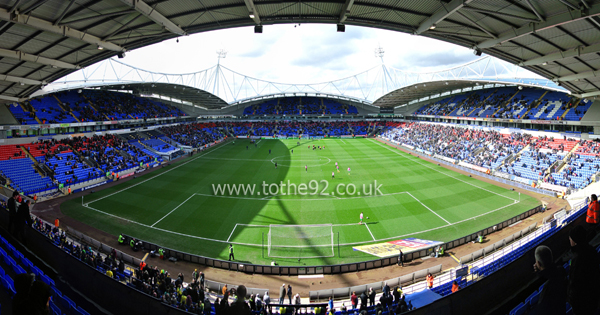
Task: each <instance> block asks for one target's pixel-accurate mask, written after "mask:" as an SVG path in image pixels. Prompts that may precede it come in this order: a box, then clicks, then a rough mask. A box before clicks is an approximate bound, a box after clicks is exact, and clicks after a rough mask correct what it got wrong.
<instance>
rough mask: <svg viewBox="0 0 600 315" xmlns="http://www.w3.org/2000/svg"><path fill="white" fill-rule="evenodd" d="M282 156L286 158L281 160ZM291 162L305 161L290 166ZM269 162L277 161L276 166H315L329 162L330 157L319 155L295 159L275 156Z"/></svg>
mask: <svg viewBox="0 0 600 315" xmlns="http://www.w3.org/2000/svg"><path fill="white" fill-rule="evenodd" d="M282 158H286V159H285V160H282ZM282 162H283V163H282ZM291 162H305V163H306V164H304V165H298V166H292V165H291ZM271 163H273V164H275V163H277V166H287V167H304V166H305V165H306V166H308V167H317V166H323V165H325V164H329V163H331V159H330V158H328V157H319V158H318V159H304V160H302V159H300V160H295V159H290V158H289V157H288V156H276V157H274V158H272V159H271ZM286 163H287V164H286ZM308 163H315V164H308Z"/></svg>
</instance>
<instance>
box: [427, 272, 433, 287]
mask: <svg viewBox="0 0 600 315" xmlns="http://www.w3.org/2000/svg"><path fill="white" fill-rule="evenodd" d="M432 287H433V275H432V274H431V272H430V273H428V274H427V288H428V289H431V288H432Z"/></svg>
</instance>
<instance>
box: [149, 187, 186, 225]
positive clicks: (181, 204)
mask: <svg viewBox="0 0 600 315" xmlns="http://www.w3.org/2000/svg"><path fill="white" fill-rule="evenodd" d="M195 195H196V194H192V195H191V196H189V197H188V199H186V200H185V201H184V202H182V203H180V204H179V206H177V207H175V208H174V209H173V210H171V211H169V213H167V214H165V216H164V217H162V218H160V220H158V221H156V222H154V224H152V225H151V226H150V227H154V226H155V225H156V224H158V222H160V221H162V220H163V219H164V218H166V217H167V216H169V214H171V213H173V211H175V210H177V209H179V207H181V206H183V204H184V203H186V202H188V200H190V199H192V197H194V196H195Z"/></svg>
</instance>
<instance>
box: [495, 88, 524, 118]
mask: <svg viewBox="0 0 600 315" xmlns="http://www.w3.org/2000/svg"><path fill="white" fill-rule="evenodd" d="M519 91H520V90H519V89H517V91H516V92H515V94H513V96H511V97H510V98H509V99H508V100H507V101H506V103H504V105H505V106H506V105H509V104H510V101H511V100H512V99H513V98H515V96H517V94H519ZM502 107H503V106H498V109H497V110H496V111H495V112H494V114H492V117H494V116H495V115H496V114H498V112H499V111H500V110H501V109H502Z"/></svg>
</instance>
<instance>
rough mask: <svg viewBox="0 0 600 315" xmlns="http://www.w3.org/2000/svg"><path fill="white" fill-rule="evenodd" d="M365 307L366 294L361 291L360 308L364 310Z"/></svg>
mask: <svg viewBox="0 0 600 315" xmlns="http://www.w3.org/2000/svg"><path fill="white" fill-rule="evenodd" d="M366 309H367V294H366V293H365V291H363V293H361V294H360V310H361V311H362V310H366Z"/></svg>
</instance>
